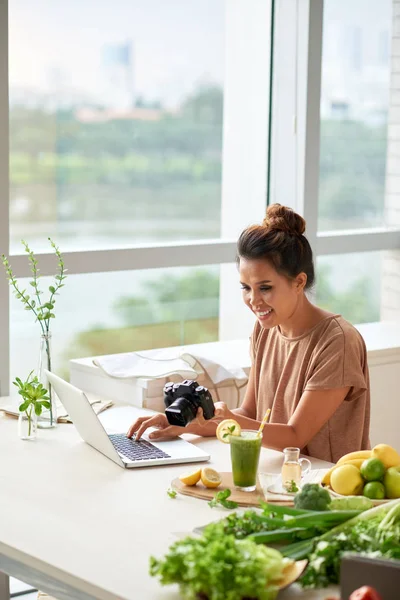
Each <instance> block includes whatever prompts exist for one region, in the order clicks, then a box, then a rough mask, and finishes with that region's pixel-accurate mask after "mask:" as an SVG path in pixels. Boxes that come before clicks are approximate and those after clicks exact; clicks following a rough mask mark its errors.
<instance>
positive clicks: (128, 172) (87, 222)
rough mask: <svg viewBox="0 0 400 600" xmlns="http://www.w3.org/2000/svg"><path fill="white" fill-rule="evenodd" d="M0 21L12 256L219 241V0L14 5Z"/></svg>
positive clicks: (49, 0) (47, 0)
mask: <svg viewBox="0 0 400 600" xmlns="http://www.w3.org/2000/svg"><path fill="white" fill-rule="evenodd" d="M9 21H10V29H9V56H10V66H9V81H10V233H11V252H12V253H14V252H16V253H18V252H20V251H21V247H20V245H19V240H20V239H21V238H24V239H26V240H27V241H28V242H30V243H31V244H32V245H34V246H35V247H36V248H39V249H40V250H41V251H42V250H43V251H46V249H45V248H44V244H45V242H46V238H47V236H48V235H50V236H51V237H54V238H55V239H57V241H58V243H59V245H60V246H62V248H63V249H64V250H86V249H99V248H115V247H124V246H125V247H127V246H132V245H140V244H143V243H154V242H160V241H162V242H164V241H171V240H172V241H175V240H193V239H205V238H218V237H220V234H221V168H222V122H223V87H224V62H225V61H224V29H225V14H224V1H223V0H190V1H189V2H188V1H187V0H168V1H167V2H166V1H165V0H147V1H146V2H143V0H121V2H119V3H118V8H117V9H116V6H115V5H113V4H110V3H107V2H95V1H94V0H85V1H84V2H82V1H79V0H71V1H69V2H67V3H65V2H62V1H61V0H58V1H54V0H41V2H40V4H39V5H38V6H37V10H35V11H33V12H32V10H31V4H30V2H29V0H15V1H14V2H10V6H9ZM72 40H73V43H71V41H72ZM200 214H201V215H202V218H201V219H200V218H198V216H199V215H200Z"/></svg>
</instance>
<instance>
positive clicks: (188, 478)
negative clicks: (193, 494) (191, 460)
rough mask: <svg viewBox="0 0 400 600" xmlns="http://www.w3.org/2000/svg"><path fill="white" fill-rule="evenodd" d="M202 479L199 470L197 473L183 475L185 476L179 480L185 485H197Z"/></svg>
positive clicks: (181, 476)
mask: <svg viewBox="0 0 400 600" xmlns="http://www.w3.org/2000/svg"><path fill="white" fill-rule="evenodd" d="M200 477H201V469H197V470H196V471H192V472H191V473H183V475H180V476H179V479H180V480H181V481H182V483H184V484H185V485H196V483H197V482H198V481H200Z"/></svg>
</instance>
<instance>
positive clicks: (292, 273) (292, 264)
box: [237, 204, 315, 289]
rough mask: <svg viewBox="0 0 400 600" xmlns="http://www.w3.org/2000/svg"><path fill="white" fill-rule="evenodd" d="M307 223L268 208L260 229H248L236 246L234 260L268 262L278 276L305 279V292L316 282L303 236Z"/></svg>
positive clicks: (291, 213)
mask: <svg viewBox="0 0 400 600" xmlns="http://www.w3.org/2000/svg"><path fill="white" fill-rule="evenodd" d="M305 230H306V222H305V220H304V219H303V217H301V216H300V215H298V214H297V213H295V212H294V210H292V209H291V208H288V207H287V206H282V205H281V204H271V206H268V208H267V214H266V217H265V219H264V221H263V223H262V225H252V226H250V227H247V229H245V230H244V231H242V233H241V234H240V237H239V240H238V243H237V260H238V262H239V260H240V258H245V259H250V260H261V259H265V260H269V261H270V262H271V263H272V264H273V266H274V267H275V269H276V270H277V271H278V273H281V274H282V275H286V276H287V277H289V279H294V278H295V277H297V275H299V273H305V274H306V275H307V283H306V286H305V288H306V289H309V288H311V287H312V286H313V284H314V281H315V273H314V263H313V254H312V250H311V246H310V244H309V242H308V240H307V238H306V237H305V236H304V232H305Z"/></svg>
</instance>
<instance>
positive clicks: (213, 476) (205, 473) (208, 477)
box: [201, 467, 222, 488]
mask: <svg viewBox="0 0 400 600" xmlns="http://www.w3.org/2000/svg"><path fill="white" fill-rule="evenodd" d="M201 481H202V482H203V483H204V485H205V486H206V487H208V488H216V487H218V486H219V485H221V482H222V478H221V475H220V474H219V473H218V471H215V469H211V468H210V467H206V468H205V469H202V470H201Z"/></svg>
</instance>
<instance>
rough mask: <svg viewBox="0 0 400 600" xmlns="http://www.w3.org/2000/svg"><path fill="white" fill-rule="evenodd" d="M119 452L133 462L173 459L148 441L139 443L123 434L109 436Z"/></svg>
mask: <svg viewBox="0 0 400 600" xmlns="http://www.w3.org/2000/svg"><path fill="white" fill-rule="evenodd" d="M108 437H109V438H110V440H111V442H112V445H113V446H114V448H115V449H116V451H117V452H120V453H121V454H123V455H124V456H127V457H128V458H130V459H131V460H149V459H154V458H171V457H170V455H169V454H166V453H165V452H163V451H162V450H160V449H159V448H157V447H156V446H153V444H151V443H150V442H148V441H147V440H143V439H141V440H140V441H139V442H136V441H135V440H132V439H130V438H127V437H126V435H124V434H123V433H115V434H112V435H109V436H108Z"/></svg>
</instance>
